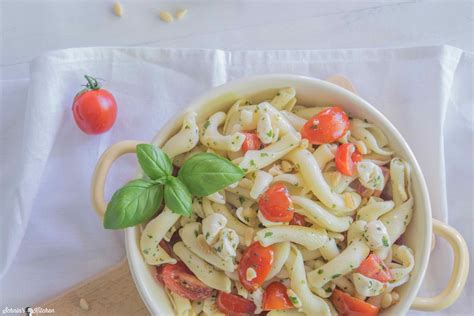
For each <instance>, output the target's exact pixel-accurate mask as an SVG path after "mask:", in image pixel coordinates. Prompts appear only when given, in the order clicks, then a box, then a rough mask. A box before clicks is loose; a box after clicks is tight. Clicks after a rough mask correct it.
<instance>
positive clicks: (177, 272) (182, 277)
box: [161, 261, 213, 301]
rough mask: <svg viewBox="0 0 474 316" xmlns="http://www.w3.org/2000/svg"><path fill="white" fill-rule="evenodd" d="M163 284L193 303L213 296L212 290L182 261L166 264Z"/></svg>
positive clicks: (163, 271)
mask: <svg viewBox="0 0 474 316" xmlns="http://www.w3.org/2000/svg"><path fill="white" fill-rule="evenodd" d="M161 278H162V279H163V283H164V284H165V286H166V287H167V288H168V289H169V290H170V291H172V292H174V293H176V294H178V295H181V296H182V297H185V298H187V299H190V300H192V301H198V300H205V299H206V298H208V297H210V296H211V295H212V291H213V290H212V289H211V288H210V287H208V286H207V285H205V284H204V283H202V282H201V281H199V280H198V278H196V277H195V276H194V274H193V273H192V272H191V271H190V270H189V269H188V267H186V265H185V264H184V263H183V262H182V261H178V262H177V263H176V264H169V263H167V264H164V265H163V269H162V277H161Z"/></svg>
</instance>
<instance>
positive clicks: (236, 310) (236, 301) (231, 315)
mask: <svg viewBox="0 0 474 316" xmlns="http://www.w3.org/2000/svg"><path fill="white" fill-rule="evenodd" d="M216 303H217V308H218V309H219V310H220V311H221V312H223V313H224V314H226V315H228V316H245V315H252V314H253V313H254V312H255V309H256V308H257V307H256V306H255V304H254V303H253V302H252V301H250V300H247V299H245V298H243V297H242V296H239V295H235V294H231V293H224V292H219V294H217V300H216Z"/></svg>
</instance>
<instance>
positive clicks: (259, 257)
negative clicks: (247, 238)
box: [238, 241, 273, 291]
mask: <svg viewBox="0 0 474 316" xmlns="http://www.w3.org/2000/svg"><path fill="white" fill-rule="evenodd" d="M272 264H273V248H272V247H271V246H269V247H263V246H262V245H260V243H259V242H258V241H256V242H254V243H253V244H251V245H250V246H249V247H248V248H247V249H246V250H245V252H244V254H243V255H242V259H240V262H239V267H238V273H239V279H240V283H242V285H243V286H244V287H245V288H246V289H247V290H248V291H255V290H256V289H257V288H258V287H259V286H260V285H262V283H263V282H264V281H265V278H266V277H267V275H268V273H269V272H270V268H271V267H272ZM248 268H252V269H254V270H255V273H256V274H257V276H256V277H255V278H253V279H252V280H250V281H248V280H247V269H248Z"/></svg>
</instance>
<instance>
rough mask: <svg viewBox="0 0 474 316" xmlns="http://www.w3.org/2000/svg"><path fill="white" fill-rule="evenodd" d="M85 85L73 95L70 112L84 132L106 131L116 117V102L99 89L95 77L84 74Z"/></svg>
mask: <svg viewBox="0 0 474 316" xmlns="http://www.w3.org/2000/svg"><path fill="white" fill-rule="evenodd" d="M84 77H85V78H86V80H87V85H86V88H85V89H84V90H82V91H81V92H79V93H78V94H77V95H76V96H75V97H74V102H73V104H72V113H73V115H74V120H75V121H76V124H77V126H79V128H80V129H81V130H82V131H83V132H84V133H86V134H90V135H96V134H102V133H105V132H107V131H108V130H109V129H110V128H111V127H112V125H114V123H115V119H116V118H117V103H116V102H115V98H114V96H113V95H112V94H111V93H110V92H109V91H107V90H104V89H101V87H100V85H99V83H98V82H97V80H96V79H95V78H92V77H90V76H87V75H85V76H84Z"/></svg>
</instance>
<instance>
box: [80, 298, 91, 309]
mask: <svg viewBox="0 0 474 316" xmlns="http://www.w3.org/2000/svg"><path fill="white" fill-rule="evenodd" d="M79 306H80V307H81V309H82V310H85V311H88V310H89V303H87V301H86V300H85V299H84V298H81V299H80V300H79Z"/></svg>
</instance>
